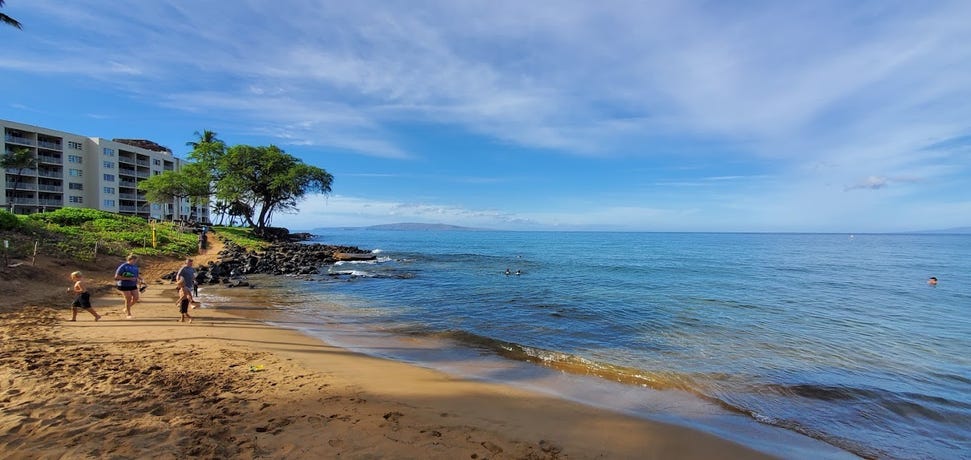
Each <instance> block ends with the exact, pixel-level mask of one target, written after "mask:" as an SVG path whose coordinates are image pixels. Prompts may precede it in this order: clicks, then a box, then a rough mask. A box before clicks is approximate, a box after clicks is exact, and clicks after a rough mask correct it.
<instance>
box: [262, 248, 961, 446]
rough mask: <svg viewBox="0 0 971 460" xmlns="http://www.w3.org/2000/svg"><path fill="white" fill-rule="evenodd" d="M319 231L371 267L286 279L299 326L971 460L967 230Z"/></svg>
mask: <svg viewBox="0 0 971 460" xmlns="http://www.w3.org/2000/svg"><path fill="white" fill-rule="evenodd" d="M318 233H320V234H319V236H318V238H317V241H319V242H324V243H328V244H347V245H356V246H359V247H361V248H366V249H371V250H374V251H375V252H376V253H377V255H378V256H379V259H378V260H377V261H376V262H373V263H354V264H351V263H347V264H340V265H336V266H333V267H329V268H326V269H325V270H324V274H322V275H321V276H318V277H315V278H314V279H313V280H312V281H301V280H290V281H289V283H290V284H289V286H288V288H287V289H288V290H294V291H296V292H297V293H298V294H299V297H300V300H299V301H294V302H292V304H294V305H295V304H297V303H299V304H300V305H302V309H299V310H293V311H298V312H299V314H300V315H302V316H301V317H302V318H304V319H305V321H307V322H309V323H320V324H322V325H330V326H336V325H341V327H347V326H348V325H353V326H354V328H355V330H357V331H380V332H381V333H382V334H385V335H387V336H392V337H399V338H401V337H404V338H409V337H410V338H420V337H425V338H435V339H440V340H446V341H448V342H449V343H455V344H458V348H467V349H470V350H475V351H476V352H477V353H479V354H488V355H491V356H496V357H501V358H499V359H502V360H506V361H514V362H519V363H536V364H539V365H540V366H534V367H542V368H544V369H554V370H557V371H560V372H561V373H566V374H571V375H587V376H594V380H595V381H596V380H599V381H601V382H603V385H604V388H608V385H617V384H619V385H621V386H627V387H629V388H647V389H651V390H655V393H650V394H661V395H663V394H666V393H671V394H687V395H690V397H691V398H694V399H696V400H699V401H703V402H705V403H706V404H711V405H714V406H717V407H718V408H719V409H720V410H723V411H725V412H728V413H731V414H734V416H735V417H740V418H745V419H748V420H751V421H752V423H753V424H757V425H762V426H771V427H777V428H779V429H782V430H785V431H788V432H792V433H798V434H799V435H804V436H805V437H809V438H813V439H816V440H820V441H822V442H824V443H826V444H828V445H830V446H836V447H838V448H839V449H841V450H844V451H846V452H851V453H853V454H856V455H860V456H864V457H879V458H962V457H963V458H967V457H968V455H969V452H971V432H969V431H971V429H969V427H971V319H969V318H971V314H969V313H971V235H869V234H866V235H845V234H822V235H821V234H694V233H692V234H679V233H597V232H590V233H586V232H579V233H569V232H418V231H408V232H401V231H373V230H328V231H318ZM507 268H508V269H509V270H510V272H511V273H513V274H512V275H508V276H507V275H505V274H504V272H505V270H506V269H507ZM516 271H520V272H521V274H520V275H516V274H515V273H516ZM930 276H936V277H938V278H939V279H940V280H941V281H940V284H939V285H938V286H937V287H930V286H928V285H927V284H926V281H927V279H928V277H930ZM281 302H282V303H285V301H281ZM308 306H309V307H308ZM330 326H328V327H330ZM309 329H314V328H312V327H311V328H309ZM323 329H327V327H323V328H318V329H316V330H323ZM359 333H363V332H359ZM330 338H333V337H330ZM377 354H381V353H377ZM387 355H388V356H390V357H397V358H401V359H407V360H412V361H419V362H420V361H422V360H423V359H428V360H431V359H441V358H431V355H429V354H425V355H422V354H420V353H419V354H417V355H407V354H406V353H402V354H401V355H399V356H395V354H394V353H393V352H389V353H387ZM443 360H444V359H443ZM615 382H616V383H615ZM650 394H649V395H645V396H643V398H650V397H652V396H650ZM625 398H630V396H625ZM637 398H640V396H635V397H633V399H637ZM580 399H582V398H580ZM606 399H609V398H606ZM623 404H624V405H627V404H634V405H636V402H635V403H630V402H628V401H627V400H625V401H624V402H623ZM676 405H678V406H683V405H684V404H676ZM734 438H735V439H738V438H739V437H738V436H734ZM742 438H744V435H743V436H742ZM742 440H743V441H744V439H742ZM820 444H822V443H820ZM827 447H828V446H827ZM782 453H783V454H784V455H787V456H793V457H808V456H811V455H806V453H805V452H801V453H797V452H795V451H793V452H785V451H784V450H783V452H782Z"/></svg>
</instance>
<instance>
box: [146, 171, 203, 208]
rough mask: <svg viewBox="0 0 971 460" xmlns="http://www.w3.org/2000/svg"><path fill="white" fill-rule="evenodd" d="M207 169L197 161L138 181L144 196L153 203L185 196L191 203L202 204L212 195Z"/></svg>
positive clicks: (179, 198) (170, 200) (167, 201)
mask: <svg viewBox="0 0 971 460" xmlns="http://www.w3.org/2000/svg"><path fill="white" fill-rule="evenodd" d="M207 171H208V170H207V169H206V168H205V167H204V166H203V165H201V164H199V163H190V164H187V165H185V166H184V167H183V168H182V170H181V171H165V172H163V173H162V174H158V175H155V176H152V177H149V178H148V179H145V180H143V181H141V182H139V183H138V189H139V190H143V191H144V192H145V198H146V199H147V200H148V201H152V202H155V203H170V202H172V201H174V200H181V199H183V198H186V199H188V200H189V202H190V203H191V204H194V205H202V204H205V203H207V202H208V201H209V198H210V197H211V196H212V195H213V193H214V192H213V188H212V182H211V181H210V175H209V174H208V173H207Z"/></svg>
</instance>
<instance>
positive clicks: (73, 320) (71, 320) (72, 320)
mask: <svg viewBox="0 0 971 460" xmlns="http://www.w3.org/2000/svg"><path fill="white" fill-rule="evenodd" d="M68 321H70V322H72V323H73V322H75V321H77V320H76V319H69V320H68Z"/></svg>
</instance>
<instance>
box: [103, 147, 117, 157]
mask: <svg viewBox="0 0 971 460" xmlns="http://www.w3.org/2000/svg"><path fill="white" fill-rule="evenodd" d="M104 152H105V156H106V157H113V156H115V149H109V148H108V147H105V150H104Z"/></svg>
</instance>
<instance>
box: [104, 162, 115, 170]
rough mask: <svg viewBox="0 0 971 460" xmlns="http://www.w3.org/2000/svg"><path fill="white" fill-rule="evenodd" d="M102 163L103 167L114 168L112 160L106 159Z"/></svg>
mask: <svg viewBox="0 0 971 460" xmlns="http://www.w3.org/2000/svg"><path fill="white" fill-rule="evenodd" d="M104 165H105V169H115V162H114V161H106V162H104Z"/></svg>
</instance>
